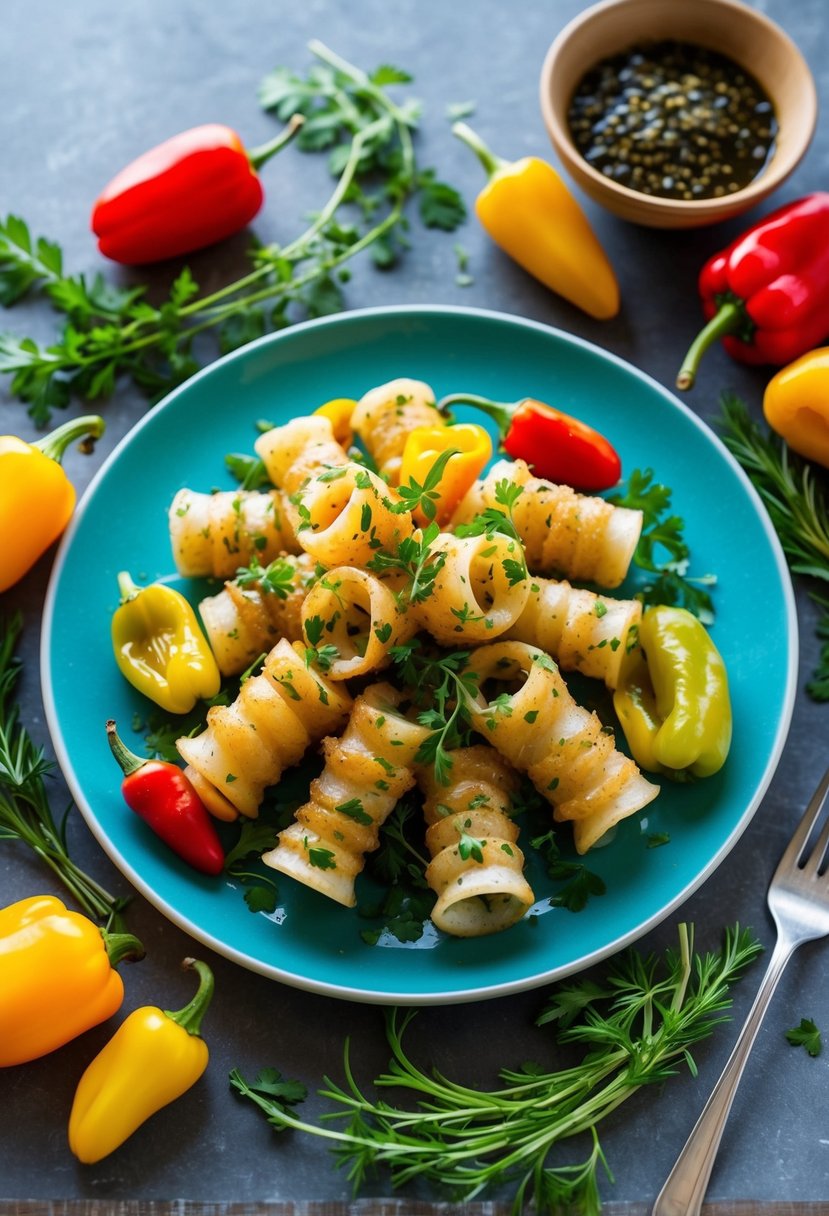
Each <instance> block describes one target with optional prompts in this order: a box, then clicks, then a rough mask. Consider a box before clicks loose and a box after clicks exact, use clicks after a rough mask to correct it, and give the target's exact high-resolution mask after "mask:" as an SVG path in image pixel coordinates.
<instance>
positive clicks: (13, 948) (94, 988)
mask: <svg viewBox="0 0 829 1216" xmlns="http://www.w3.org/2000/svg"><path fill="white" fill-rule="evenodd" d="M143 953H144V951H143V948H142V946H141V943H140V942H139V941H138V939H137V938H135V937H133V936H132V935H131V934H129V933H106V932H104V931H103V930H102V929H99V928H98V926H97V925H96V924H93V922H92V921H91V920H89V919H88V918H87V917H86V916H82V915H81V914H80V913H79V912H70V911H69V910H68V909H67V908H66V907H65V906H64V904H63V903H61V901H60V900H59V899H55V898H54V897H53V896H51V895H35V896H33V897H32V898H31V899H22V900H19V901H18V902H17V903H14V904H10V905H9V906H8V907H7V908H2V909H0V1067H3V1068H5V1067H7V1066H8V1065H10V1064H23V1063H25V1062H26V1061H27V1060H37V1059H39V1058H40V1057H41V1056H45V1055H47V1054H48V1053H49V1052H50V1051H54V1050H55V1049H56V1048H57V1047H62V1046H63V1044H64V1043H68V1042H70V1040H72V1039H74V1038H77V1036H78V1035H79V1034H83V1032H84V1031H85V1030H89V1029H90V1028H91V1027H92V1026H97V1025H98V1024H99V1023H100V1022H104V1021H106V1019H107V1018H109V1017H111V1016H112V1015H113V1013H115V1012H116V1010H117V1009H119V1008H120V1007H121V1002H122V1001H123V999H124V984H123V981H122V979H121V977H120V975H119V974H118V972H117V971H115V969H114V968H115V966H116V965H117V963H119V962H120V961H121V960H122V959H124V958H126V957H128V956H129V957H133V958H140V957H141V956H142V955H143Z"/></svg>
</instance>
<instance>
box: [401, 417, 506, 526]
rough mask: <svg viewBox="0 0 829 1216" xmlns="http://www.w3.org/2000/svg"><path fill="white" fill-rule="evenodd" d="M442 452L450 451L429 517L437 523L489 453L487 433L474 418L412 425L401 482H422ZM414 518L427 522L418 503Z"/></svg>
mask: <svg viewBox="0 0 829 1216" xmlns="http://www.w3.org/2000/svg"><path fill="white" fill-rule="evenodd" d="M444 452H452V455H451V456H450V457H449V458H448V460H447V461H446V463H445V465H444V466H443V469H442V470H441V474H440V480H439V481H438V483H437V485H436V486H435V487H434V493H435V495H436V497H434V498H433V499H432V501H433V502H434V505H435V513H434V515H433V516H432V518H433V519H436V520H437V522H438V523H439V524H445V523H447V522H448V521H449V519H450V517H451V515H452V513H453V511H454V510H455V507H457V505H458V503H459V502H460V501H461V499H462V498H463V496H464V494H465V493H466V492H467V490H468V489H469V488H470V486H472V485H473V483H474V481H475V479H476V477H477V476H478V474H479V473H480V472H481V471H482V469H483V468H484V466H485V465H486V463H487V461H488V460H489V459H490V457H491V456H492V440H491V439H490V437H489V433H488V432H487V431H486V430H484V428H483V427H482V426H478V425H477V424H476V423H474V422H458V423H456V424H455V425H454V426H418V427H415V429H414V430H413V431H410V432H409V434H408V435H407V437H406V446H405V447H404V449H403V457H402V459H401V462H400V484H401V485H404V486H405V485H406V484H407V483H408V482H409V481H410V480H414V481H416V482H417V483H418V484H419V485H421V486H422V485H425V483H426V478H427V477H428V476H429V473H430V472H431V471H432V468H433V467H434V464H435V461H436V460H437V459H438V458H439V457H440V456H441V455H442V454H443V453H444ZM414 518H415V520H416V522H417V523H418V524H420V525H421V527H423V526H425V525H426V524H427V523H428V522H429V521H428V519H427V518H426V516H425V515H424V514H423V511H422V510H421V509H420V507H418V508H417V509H416V510H415V511H414Z"/></svg>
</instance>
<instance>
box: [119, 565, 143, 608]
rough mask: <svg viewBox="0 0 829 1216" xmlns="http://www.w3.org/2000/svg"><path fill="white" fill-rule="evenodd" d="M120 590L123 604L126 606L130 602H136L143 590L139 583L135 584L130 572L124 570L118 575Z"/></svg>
mask: <svg viewBox="0 0 829 1216" xmlns="http://www.w3.org/2000/svg"><path fill="white" fill-rule="evenodd" d="M118 590H119V591H120V593H121V603H122V604H126V603H127V602H128V601H129V600H134V599H135V597H136V596H137V595H138V593H139V591H142V590H143V588H142V587H139V586H138V583H136V582H133V577H132V575H131V574H130V573H129V571H127V570H122V571H121V572H120V573H119V575H118Z"/></svg>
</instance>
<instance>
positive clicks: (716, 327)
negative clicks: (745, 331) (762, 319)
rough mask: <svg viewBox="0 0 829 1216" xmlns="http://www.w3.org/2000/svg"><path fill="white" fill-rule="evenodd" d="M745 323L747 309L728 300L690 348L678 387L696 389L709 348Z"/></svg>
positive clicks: (680, 374)
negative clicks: (698, 373)
mask: <svg viewBox="0 0 829 1216" xmlns="http://www.w3.org/2000/svg"><path fill="white" fill-rule="evenodd" d="M744 323H745V308H744V306H743V305H742V304H741V303H738V302H737V301H736V300H726V301H725V303H724V304H721V305H720V307H719V309H718V311H717V312H716V313H715V314H714V316H713V317H712V318H711V320H710V321H709V322H708V324H707V325H706V326H704V327H703V328H702V329H701V330H700V331H699V333H698V334H697V336H696V338H694V340H693V342H692V343H691V345H690V346H689V348H688V353H687V355H686V356H685V358H684V359H683V360H682V367H681V368H680V369H679V374H678V375H677V378H676V387H677V388H678V389H682V390H683V391H684V390H686V389H689V388H693V387H694V381H695V380H696V378H697V370H698V368H699V364H700V360H701V359H702V356H703V355H704V354H705V352H706V351H707V350H708V347H709V346H713V345H714V343H715V342H716V341H718V339H719V338H725V337H727V335H728V334H733V333H735V332H736V331H737V330H738V329H740V328H741V327H742V326H743V324H744Z"/></svg>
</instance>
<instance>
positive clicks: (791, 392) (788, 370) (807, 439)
mask: <svg viewBox="0 0 829 1216" xmlns="http://www.w3.org/2000/svg"><path fill="white" fill-rule="evenodd" d="M763 413H764V414H765V416H766V421H767V422H768V424H769V426H770V427H771V428H772V430H773V431H776V432H777V434H778V435H780V436H782V438H783V439H785V441H786V443H787V444H788V445H789V447H790V448H791V449H792V451H793V452H797V453H798V454H799V455H800V456H805V457H806V459H807V460H816V461H817V462H818V464H822V465H825V467H826V468H829V346H822V347H820V348H819V349H818V350H813V351H809V353H808V354H806V355H802V356H801V357H800V358H799V359H795V361H794V363H790V364H789V365H788V367H784V368H782V369H781V370H780V371H779V372H777V374H776V375H775V376H772V378H771V380H769V382H768V385H767V386H766V391H765V394H764V396H763Z"/></svg>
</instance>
